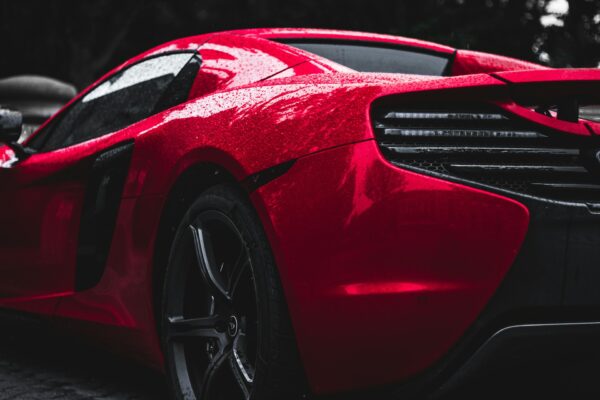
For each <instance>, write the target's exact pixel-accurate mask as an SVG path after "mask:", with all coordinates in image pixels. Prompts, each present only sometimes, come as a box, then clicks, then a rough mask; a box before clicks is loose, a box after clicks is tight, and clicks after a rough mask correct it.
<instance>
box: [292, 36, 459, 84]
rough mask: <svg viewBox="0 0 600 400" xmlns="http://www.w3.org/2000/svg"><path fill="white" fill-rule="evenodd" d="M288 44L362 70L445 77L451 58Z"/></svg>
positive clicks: (386, 49) (339, 45) (350, 46)
mask: <svg viewBox="0 0 600 400" xmlns="http://www.w3.org/2000/svg"><path fill="white" fill-rule="evenodd" d="M285 44H287V45H290V46H294V47H297V48H299V49H302V50H305V51H308V52H310V53H313V54H316V55H318V56H321V57H323V58H327V59H328V60H331V61H333V62H336V63H338V64H341V65H344V66H346V67H348V68H352V69H353V70H355V71H359V72H393V73H403V74H417V75H436V76H442V75H443V74H444V71H445V70H446V66H447V65H448V58H447V57H445V56H442V55H436V54H430V53H419V52H415V51H410V50H406V49H402V48H395V47H391V46H390V47H384V46H379V45H377V44H374V45H373V44H369V45H366V44H365V45H363V44H355V43H312V42H288V41H285Z"/></svg>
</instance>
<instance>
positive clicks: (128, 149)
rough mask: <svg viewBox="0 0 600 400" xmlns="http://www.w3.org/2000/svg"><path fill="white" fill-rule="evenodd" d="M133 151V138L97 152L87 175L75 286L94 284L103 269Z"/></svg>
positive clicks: (84, 286)
mask: <svg viewBox="0 0 600 400" xmlns="http://www.w3.org/2000/svg"><path fill="white" fill-rule="evenodd" d="M132 153H133V140H129V141H126V142H123V143H120V144H118V145H116V146H113V147H112V148H109V149H107V150H104V151H103V152H102V153H100V154H98V155H97V156H96V157H95V159H94V162H93V165H92V170H91V173H90V176H89V179H88V183H87V187H86V191H85V197H84V201H83V208H82V214H81V223H80V228H79V241H78V245H77V264H76V270H75V290H77V291H81V290H86V289H89V288H92V287H94V286H95V285H96V284H98V282H99V281H100V279H101V278H102V274H103V273H104V269H105V267H106V261H107V259H108V254H109V251H110V246H111V244H112V239H113V234H114V230H115V226H116V222H117V215H118V212H119V207H120V205H121V197H122V194H123V189H124V187H125V180H126V179H127V174H128V172H129V164H130V161H131V155H132Z"/></svg>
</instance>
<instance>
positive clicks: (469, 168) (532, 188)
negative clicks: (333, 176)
mask: <svg viewBox="0 0 600 400" xmlns="http://www.w3.org/2000/svg"><path fill="white" fill-rule="evenodd" d="M472 110H473V111H470V108H467V107H465V108H464V109H454V108H452V107H448V109H446V110H444V109H442V108H436V109H426V108H423V109H416V108H415V109H412V108H409V107H406V109H401V108H400V107H398V108H391V107H390V108H386V109H373V111H372V121H373V127H374V130H375V134H376V137H377V140H378V143H379V147H380V149H381V151H382V153H383V155H384V156H385V157H386V158H387V159H388V160H389V161H391V162H392V163H393V164H395V165H398V166H400V167H405V168H409V169H413V170H417V171H420V172H423V173H432V174H434V175H436V176H440V175H442V176H448V177H449V178H455V179H458V180H460V181H463V182H465V183H467V184H468V183H469V182H472V183H474V184H482V185H485V186H486V187H495V188H498V189H500V190H503V191H509V192H511V193H516V194H523V195H529V196H535V197H537V198H545V199H549V200H559V201H567V202H576V203H581V204H588V205H589V204H598V205H600V159H596V158H594V156H593V155H594V154H600V142H599V141H596V138H591V137H575V136H574V135H569V134H563V133H560V132H548V131H543V132H542V131H540V130H538V129H537V128H536V127H532V125H531V124H527V123H524V122H521V121H520V120H519V119H517V118H516V117H512V116H510V115H507V114H505V113H504V112H503V111H499V110H500V109H499V108H498V109H495V108H492V107H489V108H482V107H472ZM592 150H593V151H592Z"/></svg>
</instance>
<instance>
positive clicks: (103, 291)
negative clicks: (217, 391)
mask: <svg viewBox="0 0 600 400" xmlns="http://www.w3.org/2000/svg"><path fill="white" fill-rule="evenodd" d="M292 37H294V38H297V37H307V38H319V37H322V38H329V39H348V40H369V41H382V42H386V43H396V44H399V45H403V46H412V47H415V48H417V49H425V50H427V51H436V52H441V53H444V54H452V53H453V52H454V49H451V48H447V47H445V46H440V45H435V44H431V43H427V42H422V41H417V40H412V39H405V38H395V37H391V36H382V35H375V34H364V33H352V32H343V31H324V30H314V29H263V30H245V31H233V32H226V33H217V34H207V35H200V36H195V37H191V38H185V39H181V40H177V41H174V42H171V43H168V44H165V45H163V46H159V47H157V48H155V49H152V50H150V51H148V52H146V53H144V54H142V55H140V56H138V57H136V58H134V59H132V60H130V61H128V62H126V63H124V64H123V65H121V66H119V67H117V68H116V69H115V70H114V71H118V70H119V69H120V68H124V67H126V66H127V65H130V64H131V63H132V62H136V61H137V60H140V59H142V58H143V57H147V56H149V55H153V54H157V53H160V52H165V51H173V50H175V51H178V50H182V49H185V50H190V49H191V50H195V49H197V50H198V51H199V53H200V55H201V57H202V58H203V64H202V67H201V72H200V73H199V74H198V76H197V78H196V81H195V84H194V86H193V89H192V92H191V94H190V98H189V100H188V101H187V102H186V103H184V104H181V105H179V106H176V107H174V108H171V109H169V110H166V111H164V112H161V113H159V114H156V115H154V116H152V117H150V118H147V119H145V120H142V121H140V122H138V123H136V124H133V125H131V126H129V127H127V128H125V129H122V130H120V131H118V132H113V133H111V134H107V135H104V136H101V137H99V138H96V139H93V140H90V141H87V142H84V143H80V144H77V145H73V146H70V147H67V148H64V149H59V150H56V151H52V152H48V153H39V154H34V155H32V156H31V157H30V158H28V159H27V160H25V161H23V162H19V163H16V164H12V165H5V168H3V169H0V209H1V210H3V212H2V213H1V214H0V250H1V255H0V274H2V279H1V280H0V297H1V298H0V306H2V307H6V308H13V309H18V310H24V311H29V312H35V313H38V314H42V315H46V316H54V317H55V318H58V319H61V320H69V321H72V320H77V321H81V322H83V323H85V326H87V327H88V329H84V330H85V331H86V334H89V335H92V336H95V337H96V338H98V339H101V340H103V341H104V342H106V343H107V344H110V345H111V346H113V347H118V348H121V349H123V351H125V352H128V353H129V354H131V355H132V356H136V357H138V358H140V359H142V360H144V361H145V362H147V363H148V364H151V365H154V366H157V367H160V366H161V365H162V355H161V351H160V346H159V341H158V338H157V334H156V323H155V320H154V318H155V311H156V310H154V298H153V296H154V295H155V293H153V258H154V255H155V249H156V246H157V243H156V237H157V233H158V229H159V221H160V219H161V216H162V215H163V211H164V205H165V202H166V200H167V198H168V196H169V193H170V191H171V189H172V188H173V185H174V183H175V182H176V181H177V179H178V178H179V177H180V176H181V174H182V173H183V172H184V171H186V170H187V169H189V168H190V167H192V166H195V165H198V164H202V163H211V164H216V165H218V166H219V167H221V168H223V169H225V170H227V171H228V172H229V173H230V174H231V175H232V176H233V177H235V179H236V180H238V181H243V180H244V179H245V178H247V177H248V176H250V175H251V174H254V173H256V172H259V171H262V170H265V169H267V168H270V167H273V166H275V165H277V164H280V163H283V162H286V161H290V160H297V161H296V163H295V164H294V166H293V167H292V168H291V169H290V170H289V171H288V172H287V173H286V174H284V175H283V176H281V177H279V178H278V179H276V180H274V181H272V182H270V183H268V184H267V185H266V186H263V187H261V188H260V189H258V190H257V191H255V192H254V193H252V195H251V199H252V201H253V204H254V205H255V207H256V209H257V211H258V212H259V215H260V217H261V220H262V222H263V224H264V227H265V230H266V231H267V234H268V237H269V240H270V244H271V246H272V249H273V252H274V254H275V257H276V260H277V263H278V266H279V270H280V274H281V278H282V283H283V286H284V289H285V294H286V297H287V299H288V303H289V306H290V311H291V314H292V319H293V323H294V328H295V331H296V335H297V339H298V345H299V348H300V350H301V355H302V358H303V361H304V364H305V368H306V371H307V374H308V377H309V380H310V383H311V386H312V388H313V389H314V390H315V391H317V392H319V393H325V392H327V393H328V392H335V391H344V390H350V389H356V388H365V387H369V386H372V385H378V384H385V383H392V382H399V381H402V380H405V379H408V378H410V377H413V376H415V375H417V374H419V373H420V372H422V371H424V370H425V369H426V368H428V367H430V366H432V365H434V364H435V362H436V361H437V360H439V359H440V358H441V357H443V355H444V354H445V353H446V352H447V351H448V350H449V349H450V348H451V347H452V346H453V345H454V344H455V343H456V342H457V341H458V340H459V339H460V337H461V336H462V335H463V334H464V332H465V331H466V329H467V328H468V327H469V326H470V324H471V323H472V322H473V321H474V319H475V318H476V317H477V315H478V314H479V313H480V311H481V310H482V308H483V307H484V306H485V305H486V303H487V302H488V300H489V298H490V296H491V295H492V293H493V292H494V291H495V289H496V288H497V287H498V285H499V284H500V282H501V281H502V279H503V277H504V275H505V274H506V272H507V271H508V269H509V268H510V265H511V263H512V261H513V259H514V257H515V255H516V254H517V252H518V249H519V247H520V245H521V242H522V240H523V236H524V234H525V231H526V229H527V225H528V218H529V216H528V211H527V209H526V208H525V207H524V206H523V205H521V204H519V203H517V202H515V201H513V200H510V199H507V198H504V197H502V196H498V195H496V194H492V193H487V192H484V191H481V190H478V189H474V188H470V187H466V186H461V185H458V184H455V183H451V182H447V181H443V180H440V179H435V178H432V177H427V176H423V175H419V174H416V173H413V172H409V171H406V170H402V169H399V168H397V167H394V166H392V165H391V164H389V163H388V162H387V161H386V160H384V159H383V158H382V156H381V155H380V153H379V150H378V149H377V146H376V143H375V141H374V140H373V131H372V126H371V121H370V117H369V112H370V107H371V104H372V103H373V102H374V101H376V100H378V99H381V98H383V97H389V98H392V97H393V98H394V99H398V101H416V100H418V101H434V100H443V101H481V102H494V103H497V104H499V105H501V106H502V107H504V108H505V109H506V110H507V111H508V112H510V113H514V114H517V115H519V116H521V117H523V118H527V119H529V120H531V121H533V122H535V123H538V124H542V125H546V126H549V127H551V128H553V129H556V130H562V131H563V132H564V133H566V134H568V133H571V134H583V133H582V132H581V131H580V129H586V128H585V125H580V124H577V123H569V125H564V124H566V122H562V121H557V120H556V119H552V118H547V117H543V116H540V114H536V113H532V112H531V110H530V109H529V108H527V107H524V106H522V105H519V104H518V103H517V102H515V101H514V99H513V98H512V96H513V94H514V90H515V89H514V88H517V87H524V86H523V85H528V84H529V83H530V82H535V84H536V85H540V86H538V87H542V86H541V85H545V84H548V83H551V82H550V81H552V80H557V79H558V78H557V77H558V75H554V76H553V77H550V75H547V74H545V73H544V74H542V75H539V76H538V75H537V74H539V73H541V72H544V71H539V70H536V71H529V72H526V73H519V74H517V73H515V74H504V73H503V74H498V75H493V74H488V73H479V72H490V71H500V70H506V69H513V68H520V67H527V68H529V67H531V69H533V68H534V67H533V66H531V65H529V64H527V63H524V62H516V61H514V60H508V59H505V58H502V57H496V58H494V57H495V56H490V55H485V54H481V53H474V52H462V51H459V53H457V59H458V60H461V61H460V62H462V63H463V64H462V66H461V67H455V68H457V69H456V70H455V73H456V74H460V75H461V76H456V77H444V78H442V77H422V76H413V75H400V74H366V73H356V72H351V71H349V70H348V69H347V68H344V67H341V66H339V65H337V64H335V65H334V64H333V63H331V62H326V61H324V60H322V59H320V58H319V57H316V56H309V55H307V54H306V53H305V52H302V51H300V50H295V49H293V48H290V47H287V46H285V45H283V44H278V43H274V42H271V41H269V40H268V39H272V38H292ZM460 68H462V69H460ZM536 68H537V67H536ZM114 71H113V72H114ZM475 72H477V73H476V74H470V75H464V74H468V73H475ZM111 73H112V72H111ZM109 75H110V73H109V74H108V75H107V76H109ZM561 76H562V77H566V78H567V80H568V79H569V77H571V78H572V79H571V80H572V81H573V82H571V83H573V84H577V85H579V86H585V85H586V84H587V83H589V82H597V81H598V80H600V76H597V74H595V73H593V72H583V73H582V74H581V75H578V72H569V73H566V75H561ZM561 79H562V78H561ZM576 81H583V82H576ZM99 82H100V81H99ZM87 90H89V89H87ZM540 90H541V89H540ZM565 90H570V89H569V88H567V89H565ZM85 92H86V91H84V92H83V93H85ZM74 101H76V100H74ZM67 107H68V105H67ZM59 114H60V113H59ZM534 114H535V115H534ZM542 117H543V118H546V119H541V118H542ZM587 132H588V134H589V131H587ZM129 139H133V140H134V141H135V146H134V152H133V156H132V160H131V165H130V169H129V173H128V176H127V181H126V184H125V189H124V192H123V198H122V200H121V204H120V208H119V213H118V217H117V225H116V229H115V232H114V235H113V239H112V246H111V249H110V253H109V257H108V260H107V263H106V269H105V271H104V274H103V276H102V279H101V280H100V282H99V283H98V284H97V285H96V286H95V287H93V288H91V289H88V290H85V291H81V292H76V291H74V266H75V254H76V250H77V234H78V230H79V220H80V215H81V204H82V197H83V193H84V188H85V183H86V181H85V179H86V174H85V173H84V172H83V171H85V170H86V167H85V166H86V165H87V164H86V163H88V162H89V160H90V159H91V157H92V156H93V155H95V154H97V153H99V152H100V151H102V150H104V149H106V148H108V147H110V146H113V145H115V144H118V143H121V142H123V141H125V140H129ZM12 157H13V154H12V152H11V151H10V150H7V149H6V148H4V150H3V149H1V148H0V163H1V162H2V161H4V164H7V163H6V161H7V160H9V159H11V158H12ZM8 164H10V163H8ZM90 327H92V328H90ZM365 366H368V367H365Z"/></svg>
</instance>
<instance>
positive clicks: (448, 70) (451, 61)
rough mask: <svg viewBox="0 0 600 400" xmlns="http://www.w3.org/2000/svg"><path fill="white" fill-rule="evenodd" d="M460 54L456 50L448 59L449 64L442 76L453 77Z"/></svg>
mask: <svg viewBox="0 0 600 400" xmlns="http://www.w3.org/2000/svg"><path fill="white" fill-rule="evenodd" d="M457 54H458V50H454V52H453V53H452V55H450V57H448V64H446V68H444V72H442V76H452V69H453V68H454V62H455V61H456V55H457Z"/></svg>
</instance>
